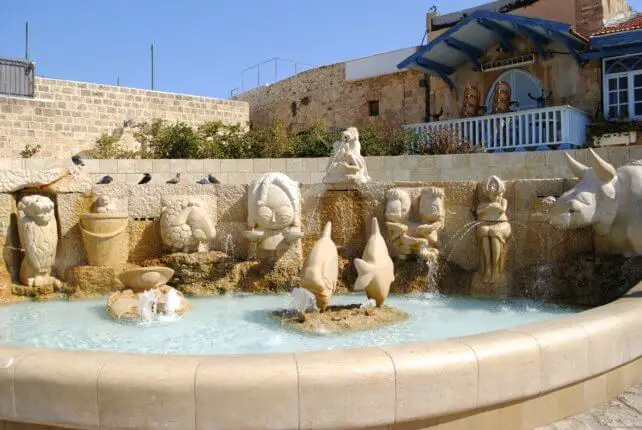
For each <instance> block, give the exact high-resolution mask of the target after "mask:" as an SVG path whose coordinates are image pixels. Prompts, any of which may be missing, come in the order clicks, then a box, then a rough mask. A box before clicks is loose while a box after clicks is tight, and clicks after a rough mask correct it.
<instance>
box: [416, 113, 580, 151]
mask: <svg viewBox="0 0 642 430" xmlns="http://www.w3.org/2000/svg"><path fill="white" fill-rule="evenodd" d="M588 123H589V116H588V115H587V114H586V113H585V112H583V111H581V110H579V109H576V108H574V107H572V106H556V107H547V108H542V109H529V110H523V111H517V112H510V113H505V114H496V115H485V116H479V117H473V118H462V119H451V120H445V121H436V122H425V123H421V124H411V125H406V126H404V127H405V128H408V129H412V130H415V131H416V132H418V133H419V134H422V135H424V136H425V137H426V139H428V141H430V132H431V131H435V130H447V131H452V132H455V133H456V134H457V135H459V136H460V137H461V138H463V139H467V140H469V141H470V142H471V143H473V144H475V145H481V146H483V147H484V148H485V149H486V150H487V151H492V152H502V151H504V150H516V149H517V150H519V149H522V150H525V149H526V148H532V149H540V150H543V149H570V148H574V147H581V146H584V143H585V142H586V127H587V126H588Z"/></svg>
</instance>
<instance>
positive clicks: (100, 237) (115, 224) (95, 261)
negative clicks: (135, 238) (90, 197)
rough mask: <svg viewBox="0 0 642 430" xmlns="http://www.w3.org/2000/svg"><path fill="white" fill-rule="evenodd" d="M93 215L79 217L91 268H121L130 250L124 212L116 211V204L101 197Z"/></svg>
mask: <svg viewBox="0 0 642 430" xmlns="http://www.w3.org/2000/svg"><path fill="white" fill-rule="evenodd" d="M93 211H94V212H93V213H86V214H82V215H81V216H80V232H81V234H82V242H83V245H84V247H85V254H86V255H87V260H88V261H89V265H90V266H108V267H116V266H120V265H122V264H123V263H124V262H125V260H126V256H127V251H128V249H129V244H128V240H127V239H128V238H127V231H126V230H127V220H128V216H127V212H125V211H121V210H119V208H118V206H117V205H116V200H115V199H113V198H112V197H110V196H107V195H100V196H98V198H97V199H96V202H95V203H94V205H93Z"/></svg>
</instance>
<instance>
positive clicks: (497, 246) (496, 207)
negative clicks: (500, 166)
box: [476, 176, 511, 282]
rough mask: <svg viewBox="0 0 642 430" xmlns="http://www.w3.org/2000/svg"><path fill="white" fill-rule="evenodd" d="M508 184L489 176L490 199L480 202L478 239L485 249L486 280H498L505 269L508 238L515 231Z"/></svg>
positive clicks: (487, 193)
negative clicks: (508, 212) (510, 217)
mask: <svg viewBox="0 0 642 430" xmlns="http://www.w3.org/2000/svg"><path fill="white" fill-rule="evenodd" d="M505 190H506V186H505V185H504V182H503V181H502V180H501V179H499V178H498V177H497V176H491V177H490V178H488V179H487V181H486V183H485V184H484V187H483V192H484V195H485V197H486V200H485V201H483V202H481V203H480V204H479V205H478V206H477V211H476V213H477V219H478V221H481V224H479V225H478V226H477V239H478V242H479V245H480V249H481V261H480V265H481V274H482V281H483V282H496V281H498V279H499V277H500V275H501V274H502V272H503V257H504V255H503V254H504V252H505V250H504V248H505V245H506V240H507V239H508V238H509V237H510V235H511V226H510V224H509V223H508V217H507V216H506V208H507V206H508V202H507V200H506V199H505V198H504V191H505Z"/></svg>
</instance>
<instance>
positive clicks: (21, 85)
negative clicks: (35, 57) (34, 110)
mask: <svg viewBox="0 0 642 430" xmlns="http://www.w3.org/2000/svg"><path fill="white" fill-rule="evenodd" d="M33 75H34V66H33V62H31V61H29V60H20V59H13V58H3V57H0V95H2V94H4V95H10V96H23V97H33V92H34V80H33Z"/></svg>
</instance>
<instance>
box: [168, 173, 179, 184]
mask: <svg viewBox="0 0 642 430" xmlns="http://www.w3.org/2000/svg"><path fill="white" fill-rule="evenodd" d="M180 181H181V174H180V173H177V174H176V176H174V177H173V178H172V179H170V180H169V181H167V182H166V184H178V183H179V182H180Z"/></svg>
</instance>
